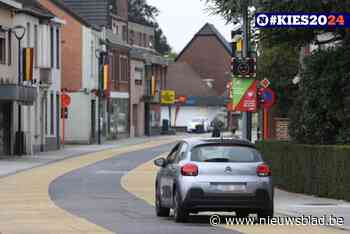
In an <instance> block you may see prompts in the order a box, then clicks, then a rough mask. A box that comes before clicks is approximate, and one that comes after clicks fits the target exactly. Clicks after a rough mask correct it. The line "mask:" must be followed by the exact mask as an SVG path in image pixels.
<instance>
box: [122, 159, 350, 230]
mask: <svg viewBox="0 0 350 234" xmlns="http://www.w3.org/2000/svg"><path fill="white" fill-rule="evenodd" d="M162 156H165V155H161V156H158V157H162ZM157 170H158V169H157V167H156V166H154V165H153V160H152V161H149V162H147V163H145V164H143V165H141V166H139V167H137V168H136V169H134V170H133V171H131V172H129V173H128V174H126V175H125V176H123V177H122V179H121V184H122V187H123V188H124V189H125V190H126V191H128V192H130V193H132V194H133V195H135V196H136V197H138V198H139V199H142V200H144V201H146V202H147V203H148V204H150V205H153V206H154V193H155V186H154V181H155V178H156V174H157ZM140 178H142V180H140ZM222 221H224V220H222ZM221 226H222V227H224V228H227V229H232V230H235V231H239V232H241V233H246V234H261V233H267V234H281V233H283V234H302V233H307V234H326V233H327V234H345V233H349V232H348V231H343V230H338V229H335V228H328V227H320V226H296V225H294V226H272V225H221Z"/></svg>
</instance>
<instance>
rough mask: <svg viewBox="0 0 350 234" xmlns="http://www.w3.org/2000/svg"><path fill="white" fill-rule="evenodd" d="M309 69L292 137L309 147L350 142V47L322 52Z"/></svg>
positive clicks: (293, 120) (309, 61) (298, 98)
mask: <svg viewBox="0 0 350 234" xmlns="http://www.w3.org/2000/svg"><path fill="white" fill-rule="evenodd" d="M305 65H306V66H305V70H303V72H302V74H301V76H302V79H301V83H300V88H299V91H298V95H297V96H296V100H295V103H294V107H293V109H292V111H291V114H290V117H291V128H290V131H291V136H292V137H293V138H294V139H296V140H297V141H299V142H302V143H309V144H335V143H347V144H349V143H350V113H349V110H348V108H346V106H347V105H348V104H349V103H348V102H347V99H348V97H349V96H350V95H349V94H348V93H347V92H348V91H347V90H349V88H350V78H349V74H350V46H342V47H332V48H329V49H327V50H318V51H316V52H314V53H313V54H312V55H311V56H309V57H307V58H306V59H305Z"/></svg>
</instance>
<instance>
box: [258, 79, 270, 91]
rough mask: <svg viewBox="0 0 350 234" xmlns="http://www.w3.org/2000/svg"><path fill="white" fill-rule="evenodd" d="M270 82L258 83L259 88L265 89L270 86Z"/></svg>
mask: <svg viewBox="0 0 350 234" xmlns="http://www.w3.org/2000/svg"><path fill="white" fill-rule="evenodd" d="M270 84H271V82H270V81H269V80H268V79H266V78H265V79H263V80H262V81H260V86H261V87H263V88H265V89H267V88H268V87H269V86H270Z"/></svg>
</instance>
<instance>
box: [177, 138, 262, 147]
mask: <svg viewBox="0 0 350 234" xmlns="http://www.w3.org/2000/svg"><path fill="white" fill-rule="evenodd" d="M182 141H185V142H186V143H188V144H189V145H190V146H191V147H195V146H198V145H218V144H219V145H220V144H223V145H236V146H245V147H250V148H255V145H254V144H253V143H251V142H250V141H248V140H245V139H240V138H238V137H232V138H227V137H226V138H195V137H193V138H186V139H183V140H182Z"/></svg>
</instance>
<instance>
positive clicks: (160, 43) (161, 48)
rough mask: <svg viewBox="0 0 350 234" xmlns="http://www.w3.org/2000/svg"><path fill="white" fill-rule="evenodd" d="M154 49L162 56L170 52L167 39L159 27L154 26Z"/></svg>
mask: <svg viewBox="0 0 350 234" xmlns="http://www.w3.org/2000/svg"><path fill="white" fill-rule="evenodd" d="M154 43H155V44H154V48H155V49H156V51H157V52H158V53H160V54H162V55H166V54H168V53H169V52H170V51H171V47H170V45H169V43H168V39H167V38H166V36H165V35H164V33H163V30H162V29H161V28H160V27H159V25H158V24H157V23H156V24H155V35H154Z"/></svg>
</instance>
